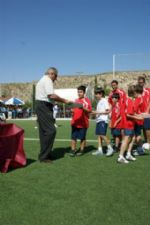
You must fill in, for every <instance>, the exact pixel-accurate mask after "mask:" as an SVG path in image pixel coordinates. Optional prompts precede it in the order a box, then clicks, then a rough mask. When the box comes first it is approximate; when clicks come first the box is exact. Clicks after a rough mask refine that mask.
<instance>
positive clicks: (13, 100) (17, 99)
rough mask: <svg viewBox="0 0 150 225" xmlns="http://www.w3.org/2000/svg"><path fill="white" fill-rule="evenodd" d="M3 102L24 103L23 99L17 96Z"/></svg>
mask: <svg viewBox="0 0 150 225" xmlns="http://www.w3.org/2000/svg"><path fill="white" fill-rule="evenodd" d="M4 103H5V105H24V101H22V100H21V99H19V98H10V99H7V100H6V101H5V102H4Z"/></svg>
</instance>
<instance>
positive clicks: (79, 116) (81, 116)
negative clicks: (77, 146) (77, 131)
mask: <svg viewBox="0 0 150 225" xmlns="http://www.w3.org/2000/svg"><path fill="white" fill-rule="evenodd" d="M75 102H77V103H81V104H83V107H84V108H86V109H88V110H90V111H92V106H91V102H90V100H89V99H88V98H82V99H76V101H75ZM71 125H73V126H75V127H77V128H88V127H89V113H88V112H85V111H84V110H83V109H79V108H74V110H73V117H72V120H71Z"/></svg>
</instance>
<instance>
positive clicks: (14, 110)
mask: <svg viewBox="0 0 150 225" xmlns="http://www.w3.org/2000/svg"><path fill="white" fill-rule="evenodd" d="M31 116H32V110H31V108H23V107H22V106H15V105H10V106H7V105H5V104H4V103H2V102H1V103H0V120H1V121H3V122H4V121H5V120H6V119H8V118H9V119H16V118H29V117H31Z"/></svg>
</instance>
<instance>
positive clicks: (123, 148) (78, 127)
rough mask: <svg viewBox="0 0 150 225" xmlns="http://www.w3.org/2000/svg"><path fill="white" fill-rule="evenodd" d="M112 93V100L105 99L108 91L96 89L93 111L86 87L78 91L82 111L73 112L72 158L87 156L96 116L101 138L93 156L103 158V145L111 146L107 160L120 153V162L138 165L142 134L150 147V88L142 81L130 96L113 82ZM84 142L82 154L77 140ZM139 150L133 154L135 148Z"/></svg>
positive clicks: (97, 129) (74, 110) (96, 132)
mask: <svg viewBox="0 0 150 225" xmlns="http://www.w3.org/2000/svg"><path fill="white" fill-rule="evenodd" d="M111 87H112V91H111V92H110V94H109V97H108V99H106V98H105V91H104V90H103V88H101V87H98V88H96V89H95V98H96V99H97V108H96V110H95V111H93V110H92V107H91V102H90V100H89V99H88V98H87V97H85V87H84V86H80V87H78V97H79V98H78V99H77V100H76V103H80V104H81V105H82V107H81V108H74V109H72V120H71V126H72V135H71V139H72V142H71V152H70V156H76V155H82V154H84V148H85V145H86V132H87V129H88V127H89V116H90V114H93V115H95V116H96V130H95V134H96V135H97V136H98V149H97V151H95V152H93V153H92V155H94V156H100V155H103V142H105V144H106V145H107V152H106V156H112V155H113V153H114V152H119V157H118V160H117V161H118V162H119V163H125V164H127V163H129V161H135V160H136V158H135V156H136V155H143V154H145V151H144V149H143V147H142V146H143V138H142V131H143V134H144V142H146V143H149V146H150V88H146V87H145V78H144V77H143V76H140V77H138V81H137V83H136V84H135V85H130V86H129V87H128V92H127V93H126V92H125V91H123V90H122V89H120V88H119V87H118V81H117V80H113V81H112V82H111ZM108 126H109V127H110V129H111V134H112V137H113V139H114V146H112V145H111V143H110V139H109V137H108V136H107V128H108ZM78 139H79V140H80V150H77V149H76V144H77V140H78ZM135 144H136V150H135V151H134V152H133V146H135Z"/></svg>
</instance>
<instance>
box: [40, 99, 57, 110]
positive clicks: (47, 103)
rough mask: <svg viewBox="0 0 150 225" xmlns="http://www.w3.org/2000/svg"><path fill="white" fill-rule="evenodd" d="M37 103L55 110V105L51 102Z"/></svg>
mask: <svg viewBox="0 0 150 225" xmlns="http://www.w3.org/2000/svg"><path fill="white" fill-rule="evenodd" d="M36 102H37V103H40V104H43V105H46V106H48V107H50V108H51V109H53V107H54V105H53V104H52V103H50V102H46V101H40V100H36Z"/></svg>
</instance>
